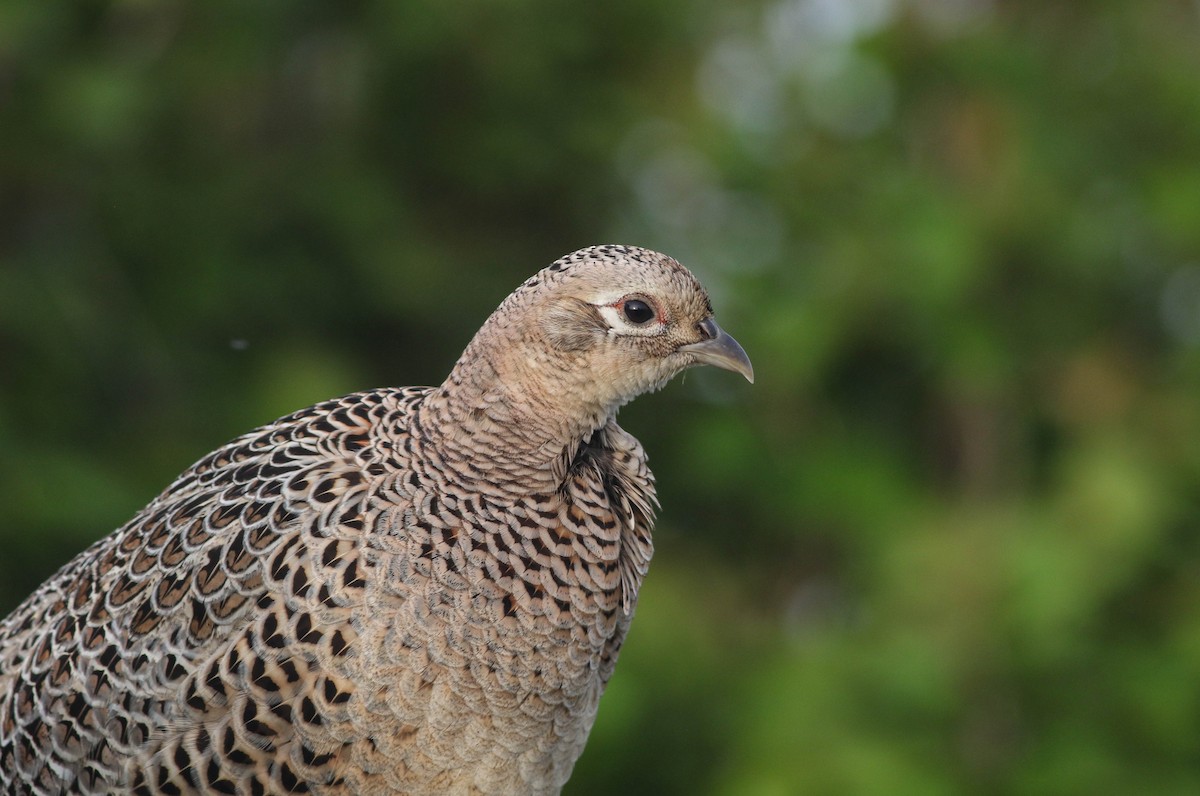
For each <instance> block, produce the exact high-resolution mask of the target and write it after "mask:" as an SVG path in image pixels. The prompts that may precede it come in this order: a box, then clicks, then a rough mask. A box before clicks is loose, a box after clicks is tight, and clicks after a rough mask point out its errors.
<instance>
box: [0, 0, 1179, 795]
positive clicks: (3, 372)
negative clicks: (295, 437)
mask: <svg viewBox="0 0 1200 796" xmlns="http://www.w3.org/2000/svg"><path fill="white" fill-rule="evenodd" d="M599 242H623V243H635V244H640V245H644V246H649V247H652V248H657V249H661V250H663V251H666V252H668V253H670V254H673V255H674V256H676V257H678V258H679V259H680V260H682V261H683V262H684V263H686V264H688V265H689V266H691V267H692V268H693V270H695V271H696V272H697V273H698V274H700V275H701V277H702V278H703V279H704V281H705V282H706V283H707V284H708V285H709V287H710V290H711V292H712V294H713V299H714V303H715V305H716V307H717V316H718V318H719V319H720V321H721V323H722V324H723V325H724V326H725V327H726V328H727V329H729V330H730V331H731V332H732V333H733V334H735V335H736V336H737V337H738V338H739V339H740V340H741V341H742V343H743V344H744V345H745V347H746V349H747V350H748V351H749V352H750V354H751V356H752V357H753V359H754V363H755V367H756V371H757V374H758V382H757V383H756V384H755V385H754V386H753V387H750V386H748V385H745V384H743V383H740V381H739V379H738V378H737V377H736V376H734V375H732V374H728V373H722V372H704V371H692V372H690V373H689V374H688V375H687V377H686V378H685V379H680V380H677V382H676V383H675V384H673V385H672V386H670V387H669V388H668V389H667V390H666V391H664V392H663V393H661V394H658V395H654V396H648V397H645V398H643V399H641V400H640V401H638V402H636V403H635V404H633V405H632V406H630V407H629V408H627V409H626V410H625V411H624V412H623V414H622V423H623V425H624V426H625V427H626V428H628V429H630V430H631V431H632V432H633V433H635V434H636V435H638V436H639V437H640V438H641V439H642V441H643V442H644V443H645V445H646V448H647V449H648V450H649V452H650V455H651V459H652V464H653V465H654V467H655V471H656V473H657V475H658V478H659V484H660V488H659V492H660V497H661V498H662V502H663V506H664V508H663V511H662V516H661V521H660V525H659V528H658V530H657V532H656V540H657V555H656V558H655V561H654V566H653V568H652V571H651V573H650V577H649V578H648V580H647V583H646V586H645V590H644V591H643V596H642V600H641V604H640V606H639V609H638V617H637V621H636V622H635V623H634V628H633V632H632V635H631V637H630V640H629V643H628V646H627V648H626V650H625V651H624V653H623V655H622V660H621V665H620V666H619V667H618V670H617V675H616V677H615V679H614V681H613V683H612V685H611V687H610V689H609V693H608V694H607V695H606V696H605V699H604V701H603V703H602V706H601V712H600V719H599V721H598V723H597V725H596V728H595V731H594V733H593V735H592V739H591V743H590V745H589V747H588V749H587V752H586V753H585V754H584V756H583V758H582V760H581V761H580V763H579V765H578V767H577V769H576V774H575V777H574V778H573V780H572V782H571V783H570V784H569V785H568V787H567V790H566V793H568V794H572V795H574V796H581V795H583V794H618V793H620V794H723V795H724V794H727V795H729V796H734V795H745V796H751V795H752V796H760V795H761V796H776V795H780V796H783V795H786V794H913V795H914V796H918V795H919V796H926V795H928V794H968V793H969V794H1097V793H1106V794H1107V793H1154V794H1195V793H1198V792H1200V4H1198V3H1196V2H1193V1H1191V0H1178V1H1175V2H1172V1H1169V0H1144V1H1140V2H1122V1H1121V0H1099V1H1097V2H1088V3H1080V2H1067V1H1066V0H1004V2H999V0H995V1H994V2H989V0H763V1H762V2H752V1H751V2H727V1H725V2H717V0H702V1H701V2H683V0H609V1H608V2H599V3H590V4H582V3H562V2H549V0H514V1H511V2H497V1H496V0H491V1H488V0H466V1H465V2H446V1H445V0H407V1H406V2H387V1H386V0H355V1H354V2H343V3H316V2H281V1H279V0H263V1H262V2H244V0H236V1H234V0H206V2H187V1H186V0H162V1H161V2H160V1H158V0H155V1H151V0H123V1H122V2H95V1H94V0H86V1H85V0H80V1H78V2H57V1H54V0H46V1H45V2H24V3H21V2H9V3H3V4H0V506H2V507H3V509H2V511H0V545H2V549H3V555H2V556H0V611H7V610H8V609H10V608H11V607H12V606H14V605H15V604H16V603H17V602H18V601H19V600H20V599H21V598H22V597H23V596H24V595H25V594H26V593H28V591H29V590H31V589H32V588H34V587H35V586H36V585H37V584H38V583H39V582H40V581H41V580H42V579H43V578H45V577H46V576H47V575H49V574H50V573H51V572H52V571H54V570H55V569H56V568H57V567H58V566H60V565H61V564H62V563H64V562H65V561H66V560H67V559H69V558H70V557H71V556H72V555H73V554H74V553H76V552H77V551H79V550H81V549H82V548H84V547H85V546H86V545H88V544H89V543H90V542H91V541H93V540H94V539H96V538H98V537H99V536H101V535H103V534H105V533H107V532H109V531H110V530H111V529H113V528H115V527H116V526H118V525H120V524H121V523H122V522H124V521H125V520H126V519H128V518H129V517H130V516H131V515H132V514H133V513H134V512H135V511H136V510H137V509H138V508H139V507H140V506H142V505H143V504H144V503H145V502H147V501H148V500H149V499H150V498H151V497H153V496H154V495H155V494H156V493H157V492H158V491H159V490H160V489H161V488H162V487H163V486H165V485H166V484H167V483H168V482H169V481H170V480H171V478H172V477H173V476H174V475H175V474H176V473H177V472H179V471H180V470H182V469H183V468H185V467H186V466H187V465H188V464H190V463H191V462H192V461H193V460H195V459H196V458H198V457H199V456H200V455H202V454H203V453H205V452H207V451H208V450H210V449H212V448H214V447H216V446H217V445H219V444H220V443H222V442H224V441H226V440H227V439H229V438H231V437H233V436H235V435H237V434H239V433H241V432H243V431H245V430H248V429H249V428H251V427H253V426H256V425H258V424H261V423H263V422H266V421H269V420H271V419H273V418H274V417H276V416H279V415H281V414H284V413H286V412H289V411H291V410H293V409H296V408H299V407H302V406H305V405H307V404H310V403H312V402H315V401H317V400H319V399H323V398H326V397H330V396H333V395H338V394H341V393H345V392H350V391H354V390H359V389H364V388H369V387H375V386H382V385H407V384H429V383H436V382H438V381H440V380H441V378H442V377H443V376H444V375H445V373H446V372H447V371H448V369H449V367H450V365H451V364H452V363H453V361H454V359H455V357H456V356H457V354H458V352H459V351H460V350H461V348H462V346H463V345H464V344H465V343H466V341H467V340H468V339H469V337H470V335H471V334H472V333H473V331H474V330H475V329H476V328H477V327H478V325H479V324H480V322H481V321H482V320H483V318H484V317H485V316H486V315H487V313H488V312H490V310H491V309H492V308H493V307H494V306H495V305H496V304H497V303H498V302H499V301H500V300H501V299H502V298H503V297H504V296H505V295H506V294H507V293H508V292H509V291H510V290H511V289H512V288H513V287H515V286H516V285H517V284H518V283H519V282H520V281H522V280H523V279H524V278H525V277H527V276H528V275H529V274H531V273H532V272H533V271H535V270H537V269H538V268H540V267H542V266H543V265H545V264H547V263H549V262H550V261H552V260H553V259H555V258H556V257H558V256H559V255H561V254H564V253H566V252H569V251H571V250H574V249H576V248H579V247H581V246H584V245H589V244H593V243H599Z"/></svg>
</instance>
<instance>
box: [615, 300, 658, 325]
mask: <svg viewBox="0 0 1200 796" xmlns="http://www.w3.org/2000/svg"><path fill="white" fill-rule="evenodd" d="M621 310H622V312H624V313H625V319H626V320H627V321H629V322H630V323H635V324H637V325H639V326H641V325H642V324H643V323H649V322H650V321H652V320H654V308H653V307H651V306H650V305H649V304H647V303H646V302H644V301H642V300H641V299H629V300H628V301H626V302H625V303H624V304H622V305H621Z"/></svg>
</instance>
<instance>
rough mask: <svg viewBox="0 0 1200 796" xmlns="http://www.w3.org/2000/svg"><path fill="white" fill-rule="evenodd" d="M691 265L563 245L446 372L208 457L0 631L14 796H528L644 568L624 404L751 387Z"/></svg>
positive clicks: (577, 740) (1, 753) (3, 748)
mask: <svg viewBox="0 0 1200 796" xmlns="http://www.w3.org/2000/svg"><path fill="white" fill-rule="evenodd" d="M711 314H712V313H711V308H710V307H709V305H708V299H707V296H706V295H705V293H704V290H703V288H701V286H700V285H699V284H698V283H697V282H696V280H695V279H694V278H693V277H692V275H691V274H690V273H688V272H687V271H686V270H685V269H684V268H683V267H682V266H680V265H679V264H678V263H676V262H675V261H674V260H671V259H670V258H668V257H665V256H663V255H660V254H655V253H653V252H649V251H646V250H643V249H636V248H632V247H621V246H605V247H595V248H591V249H584V250H582V251H579V252H576V253H575V254H572V255H569V256H567V257H564V258H563V259H561V260H559V261H557V262H556V263H554V264H553V265H551V266H550V267H548V268H546V269H544V270H543V271H541V272H540V273H538V274H537V275H536V276H534V277H532V278H531V279H529V280H528V281H527V282H525V284H524V285H522V286H521V287H520V288H519V289H518V290H517V291H516V292H514V293H513V294H512V295H511V296H509V298H508V299H507V300H505V301H504V303H503V304H501V306H500V307H499V309H497V310H496V312H495V313H494V314H493V315H492V316H491V317H490V318H489V319H488V321H487V322H486V323H485V324H484V326H483V328H482V329H481V330H480V331H479V333H478V334H477V335H476V336H475V338H474V339H473V340H472V341H471V343H470V345H469V346H468V347H467V349H466V351H465V352H464V353H463V356H462V358H461V359H460V360H459V362H458V364H457V365H456V366H455V367H454V369H453V371H452V373H451V374H450V376H449V378H448V379H447V380H446V381H445V383H444V384H442V385H441V386H440V387H437V388H424V387H419V388H408V389H385V390H377V391H374V392H364V393H358V394H354V395H349V396H346V397H344V398H339V399H336V400H332V401H328V402H326V403H322V404H318V405H317V406H314V407H311V408H309V409H305V410H303V411H301V412H297V413H296V414H293V415H289V416H287V417H284V418H282V419H280V420H278V421H276V422H275V423H272V424H270V425H267V426H264V427H262V428H259V429H257V430H255V431H252V432H250V433H249V434H246V435H245V436H242V437H240V438H238V439H236V440H234V441H233V442H231V443H230V444H228V445H226V446H224V447H222V448H220V449H218V450H217V451H215V452H214V453H212V454H210V455H208V456H206V457H205V458H203V459H201V460H200V461H199V462H198V463H197V464H196V465H195V466H193V467H192V468H191V469H189V470H188V471H187V472H185V473H184V474H183V475H181V476H180V477H179V478H178V479H177V480H176V481H175V482H174V483H173V484H171V486H169V487H168V488H167V490H166V491H165V492H163V494H162V495H160V496H159V497H158V498H156V499H155V500H154V501H153V502H151V503H150V505H148V506H146V508H145V509H143V510H142V511H141V512H139V513H138V514H137V516H135V517H134V518H133V520H131V521H130V522H129V523H128V524H127V525H125V526H124V527H122V528H120V529H119V530H118V531H116V532H115V533H114V534H112V535H111V536H108V537H106V538H104V539H102V540H100V541H99V542H97V543H95V544H94V545H92V546H91V547H90V548H89V549H88V550H86V551H84V552H83V553H82V554H80V555H79V556H77V557H76V558H75V559H74V560H73V561H71V562H70V563H69V564H67V565H66V566H65V567H63V569H62V570H60V571H59V572H58V574H56V575H55V576H54V577H53V578H51V579H50V580H49V581H47V582H46V583H45V584H44V585H43V586H42V587H41V588H40V589H38V590H37V591H36V592H35V593H34V594H33V595H32V596H30V597H29V599H27V600H26V601H25V602H24V603H23V604H22V605H21V606H19V607H18V608H17V609H16V611H15V612H13V614H12V615H10V616H9V617H8V618H7V619H6V620H4V622H3V623H0V785H3V786H4V787H3V790H4V792H5V793H35V794H61V793H80V794H92V793H125V792H132V793H154V794H160V793H162V794H166V793H238V794H262V793H321V794H334V793H337V794H341V793H357V794H385V793H406V794H518V793H530V794H546V793H557V792H558V791H559V789H560V788H561V786H562V784H563V783H564V782H565V781H566V780H567V777H568V776H569V775H570V773H571V769H572V767H573V766H574V764H575V760H576V759H577V758H578V756H579V754H580V752H581V751H582V750H583V745H584V742H585V741H586V739H587V735H588V731H589V729H590V728H591V725H592V721H593V720H594V718H595V715H596V708H597V704H598V701H599V699H600V695H601V693H602V692H603V690H604V686H605V684H606V683H607V682H608V679H609V677H610V675H611V674H612V671H613V666H614V665H615V663H616V659H617V653H618V651H619V650H620V647H621V642H622V640H623V639H624V637H625V633H626V631H627V629H628V627H629V622H630V619H631V617H632V614H633V609H634V606H635V604H636V601H637V592H638V587H639V586H640V584H641V582H642V578H643V576H644V575H645V574H646V569H647V566H648V564H649V561H650V554H651V541H650V527H651V523H652V519H653V506H654V504H655V498H654V483H653V479H652V477H651V475H650V471H649V470H648V469H647V468H646V459H645V455H644V453H643V452H642V448H641V446H640V445H639V444H638V442H637V440H635V439H634V438H633V437H631V436H630V435H628V434H627V433H625V432H624V431H623V430H622V429H621V428H620V427H619V426H617V424H616V422H615V420H614V416H615V413H616V410H617V408H618V407H619V406H621V405H622V404H624V403H626V402H627V401H629V400H631V399H632V398H633V397H635V396H636V395H638V394H640V393H642V392H645V391H647V390H653V389H657V388H658V387H660V386H662V384H664V383H665V382H666V381H667V380H668V379H670V378H671V377H672V376H673V375H675V374H676V373H678V372H679V371H681V370H683V369H684V368H686V367H688V366H689V365H692V364H697V363H704V362H707V363H709V364H715V365H718V366H721V367H725V368H728V369H731V370H737V371H739V372H741V373H743V374H744V375H745V376H746V377H747V378H751V376H752V373H751V370H750V363H749V361H748V360H747V359H746V357H745V354H744V353H743V352H742V351H741V349H740V347H738V346H737V344H736V343H735V342H733V340H732V338H730V337H729V336H728V335H726V334H725V333H724V332H722V331H721V330H720V328H719V327H717V326H716V324H715V323H714V322H713V321H712V318H711Z"/></svg>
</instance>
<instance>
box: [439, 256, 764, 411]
mask: <svg viewBox="0 0 1200 796" xmlns="http://www.w3.org/2000/svg"><path fill="white" fill-rule="evenodd" d="M692 365H715V366H716V367H719V368H724V369H726V370H731V371H733V372H735V373H740V374H742V376H744V377H745V378H746V379H747V380H749V381H751V382H753V381H754V368H753V366H752V365H751V364H750V359H749V357H747V356H746V352H745V351H743V350H742V347H741V346H740V345H738V343H737V341H736V340H734V339H733V338H732V337H731V336H729V335H728V334H727V333H726V332H725V331H724V330H723V329H721V327H720V326H718V325H717V323H716V321H715V320H714V319H713V312H712V305H711V304H710V302H709V299H708V294H707V293H706V292H705V290H704V287H703V286H702V285H701V284H700V282H699V281H698V280H697V279H696V278H695V277H694V276H693V275H692V274H691V272H689V271H688V270H687V269H686V268H684V267H683V266H682V265H680V264H679V263H678V262H676V261H675V260H673V259H672V258H670V257H668V256H666V255H664V254H659V253H657V252H652V251H649V250H647V249H640V248H636V247H632V246H593V247H590V248H587V249H581V250H579V251H577V252H574V253H573V254H568V255H567V256H565V257H562V258H561V259H559V260H557V261H555V262H554V263H552V264H551V265H549V266H547V267H546V268H544V269H542V270H541V271H539V272H538V273H537V274H535V275H534V276H532V277H530V278H529V279H528V280H526V282H525V283H524V284H523V285H521V286H520V287H519V288H518V289H517V290H516V291H515V292H514V293H513V294H512V295H510V296H509V297H508V298H507V299H506V300H505V301H504V302H503V303H502V304H501V305H500V307H499V308H498V309H497V310H496V312H495V313H493V314H492V316H491V318H489V319H488V321H487V323H485V324H484V326H483V328H482V329H480V331H479V333H478V334H477V335H476V337H475V339H474V340H473V341H472V343H471V345H470V346H469V347H468V348H467V351H466V352H465V353H464V355H463V358H462V359H461V360H460V362H459V365H458V366H457V367H456V369H455V371H456V372H455V373H452V374H451V378H450V379H449V380H448V382H447V384H448V385H453V384H455V383H460V382H463V381H466V380H468V379H471V380H473V381H474V383H475V386H476V387H477V388H478V389H479V390H480V394H479V395H478V396H477V399H478V401H479V404H478V405H482V406H486V407H487V408H488V410H489V411H488V414H489V415H492V416H494V417H497V418H499V417H505V418H506V419H508V420H512V419H514V418H515V417H518V416H522V415H523V416H524V417H525V418H526V419H527V420H529V419H534V418H536V419H538V420H540V419H542V418H545V420H546V421H549V422H552V423H554V424H555V425H557V426H559V427H568V428H569V433H571V434H575V433H586V432H587V430H588V429H589V427H591V428H594V427H597V426H598V425H601V424H603V423H604V422H605V420H606V419H607V418H608V417H610V416H612V414H614V413H615V412H616V410H617V409H618V408H619V407H620V406H622V405H623V404H625V403H628V402H629V401H631V400H632V399H633V398H635V397H637V396H638V395H640V394H642V393H645V392H649V391H652V390H657V389H659V388H661V387H662V386H663V385H664V384H666V383H667V382H668V381H669V380H670V379H671V378H672V377H673V376H675V375H676V374H678V373H680V372H681V371H683V370H685V369H686V368H688V367H691V366H692Z"/></svg>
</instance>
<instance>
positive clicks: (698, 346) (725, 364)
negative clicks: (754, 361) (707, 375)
mask: <svg viewBox="0 0 1200 796" xmlns="http://www.w3.org/2000/svg"><path fill="white" fill-rule="evenodd" d="M700 328H701V329H702V330H703V331H704V333H705V334H706V335H708V339H707V340H701V341H700V342H699V343H689V344H688V345H685V346H680V347H679V350H680V352H682V353H685V354H689V355H690V356H691V357H692V362H693V364H696V365H715V366H717V367H718V368H721V369H723V370H732V371H733V372H734V373H740V374H742V375H743V376H745V377H746V381H748V382H750V383H751V384H753V383H754V366H753V365H751V364H750V357H748V356H746V352H745V350H744V349H743V348H742V347H741V345H739V344H738V341H737V340H734V339H733V338H732V337H730V336H729V333H728V332H726V331H725V330H724V329H722V328H721V327H720V326H717V323H716V321H714V320H713V319H712V318H705V319H704V320H702V321H701V322H700Z"/></svg>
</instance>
